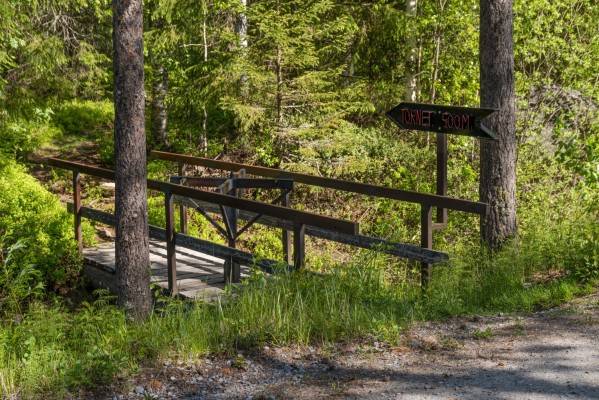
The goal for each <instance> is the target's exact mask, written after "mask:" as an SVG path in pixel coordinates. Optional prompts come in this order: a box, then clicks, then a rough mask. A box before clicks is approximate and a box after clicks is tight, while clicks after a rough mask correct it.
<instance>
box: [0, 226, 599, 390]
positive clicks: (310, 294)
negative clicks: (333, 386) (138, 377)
mask: <svg viewBox="0 0 599 400" xmlns="http://www.w3.org/2000/svg"><path fill="white" fill-rule="evenodd" d="M594 226H595V225H594V224H593V223H590V222H589V221H586V222H580V223H579V224H577V225H576V226H572V227H571V230H570V232H571V233H572V234H573V235H574V236H573V237H571V238H570V239H569V240H563V239H564V238H563V237H561V238H560V237H559V236H555V235H552V233H551V231H549V232H548V231H545V230H540V231H539V232H537V233H530V234H529V236H527V237H523V238H521V243H519V244H518V245H517V246H510V247H507V248H506V249H505V250H503V251H502V252H500V253H497V254H494V255H493V257H490V256H489V255H488V253H486V252H485V251H483V250H482V249H481V248H480V247H477V246H474V247H464V248H463V249H461V250H460V254H459V257H455V258H454V259H456V260H459V262H454V263H453V264H448V265H445V266H440V267H438V268H437V269H436V272H435V276H434V279H433V281H432V283H431V284H430V286H429V287H428V288H427V289H426V290H425V291H423V290H422V288H421V287H420V286H419V284H418V279H417V275H415V274H412V273H411V271H409V270H406V271H405V274H404V275H403V278H402V279H399V280H398V279H397V276H395V279H393V280H390V279H389V277H390V271H389V266H388V263H387V261H386V258H385V257H384V256H381V254H380V253H377V252H364V253H363V254H362V256H361V257H360V258H359V259H358V260H356V261H355V262H354V263H351V264H349V265H347V264H346V265H332V266H330V267H329V268H328V273H327V274H326V275H314V274H311V273H308V272H297V273H280V274H277V275H274V276H270V277H268V276H266V275H265V274H263V273H262V272H260V271H257V270H256V271H254V272H253V273H252V275H251V277H250V278H249V279H248V280H246V281H245V282H244V283H243V284H241V286H240V287H239V288H233V289H232V290H230V291H229V295H228V296H229V297H225V298H224V299H223V301H219V302H216V303H204V302H201V301H196V302H190V301H180V300H174V299H170V298H166V297H159V298H158V304H157V307H156V308H155V310H154V311H153V313H152V315H151V316H150V317H149V319H148V320H147V321H145V322H143V323H133V322H130V321H128V320H127V319H126V317H125V314H124V312H123V311H122V310H120V309H119V308H117V307H116V306H114V305H113V302H112V298H111V297H110V296H108V294H107V293H106V292H101V293H98V297H97V300H95V301H93V302H84V303H82V304H81V305H80V307H79V308H78V309H77V310H76V311H74V312H71V311H68V310H66V309H65V308H64V307H63V306H62V305H61V302H60V301H55V302H53V303H50V304H48V303H46V304H42V303H41V302H32V303H30V305H29V310H28V312H26V313H24V314H23V316H22V319H21V320H19V321H10V320H5V321H4V323H3V324H2V327H1V328H0V380H1V382H0V387H2V388H3V389H2V390H3V391H4V393H3V395H4V396H5V397H10V396H11V395H12V396H15V395H17V394H18V397H24V398H28V397H34V398H35V397H37V398H47V397H48V396H50V397H53V398H57V397H58V398H59V397H64V396H66V394H67V393H68V392H69V391H73V390H77V389H81V388H92V387H97V386H98V385H105V384H109V383H111V382H113V381H114V379H116V378H117V377H119V376H121V377H124V376H127V375H128V374H131V373H133V372H135V371H136V369H137V368H139V366H140V365H143V364H151V365H152V364H156V363H158V362H160V361H161V360H163V359H165V358H170V357H174V356H176V357H179V358H182V359H193V358H197V357H198V356H203V355H207V354H211V353H230V354H235V352H236V351H237V350H239V349H245V350H252V349H255V348H257V347H258V346H260V345H263V344H267V343H268V344H273V345H286V344H290V343H298V344H309V343H327V342H333V341H339V340H351V339H354V338H359V337H368V336H370V337H376V338H377V340H383V341H386V342H387V343H389V344H390V345H397V344H400V343H401V342H402V340H403V333H402V332H403V330H404V329H405V328H406V327H407V326H408V325H409V324H410V323H413V322H415V321H420V320H431V319H433V320H434V319H443V318H446V317H449V316H454V315H464V314H474V313H496V312H514V311H533V310H536V309H540V308H545V307H549V306H553V305H556V304H560V303H562V302H564V301H567V300H570V299H571V298H573V296H575V295H578V294H581V293H586V292H588V291H589V290H590V288H591V287H592V284H593V283H594V282H595V281H594V280H592V279H590V280H582V281H581V279H580V276H578V275H576V269H575V268H572V267H568V266H567V264H566V263H567V262H570V261H569V260H565V259H563V257H564V255H565V254H568V251H567V250H568V248H569V247H570V246H572V243H584V241H585V240H586V238H587V236H586V235H588V234H592V232H595V234H596V230H595V231H594V229H595V228H594ZM539 235H540V236H539ZM595 238H596V237H595ZM540 240H545V241H549V242H550V243H549V245H551V246H552V249H553V250H554V251H553V252H551V253H549V254H547V253H545V252H542V250H543V249H538V248H537V247H536V243H538V242H539V241H540ZM540 252H542V254H541V253H540ZM587 256H588V254H587ZM579 260H583V261H584V260H585V258H584V256H582V255H581V256H580V257H579ZM577 265H578V266H583V263H581V264H577ZM587 267H588V268H590V267H592V265H590V264H589V265H587ZM552 271H559V274H557V275H556V278H554V279H552V280H550V281H543V280H540V279H539V278H538V277H539V276H548V275H551V274H550V272H552ZM581 282H582V283H581Z"/></svg>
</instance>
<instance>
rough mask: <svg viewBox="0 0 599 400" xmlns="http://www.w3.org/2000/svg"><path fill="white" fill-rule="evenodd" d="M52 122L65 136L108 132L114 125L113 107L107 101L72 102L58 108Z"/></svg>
mask: <svg viewBox="0 0 599 400" xmlns="http://www.w3.org/2000/svg"><path fill="white" fill-rule="evenodd" d="M52 120H53V121H54V123H55V124H56V125H57V126H59V127H60V128H61V129H62V131H63V132H64V134H65V135H78V134H82V133H91V132H93V131H96V130H102V131H110V130H111V129H112V126H113V123H114V105H113V104H112V102H110V101H108V100H104V101H90V100H86V101H79V100H73V101H70V102H68V103H64V104H62V105H61V106H59V107H58V108H57V110H56V112H55V113H54V116H53V117H52Z"/></svg>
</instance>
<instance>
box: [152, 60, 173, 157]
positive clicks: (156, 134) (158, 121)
mask: <svg viewBox="0 0 599 400" xmlns="http://www.w3.org/2000/svg"><path fill="white" fill-rule="evenodd" d="M153 58H154V59H153V60H152V63H153V64H154V81H153V84H152V115H151V123H152V125H151V126H152V137H153V139H154V142H155V143H156V144H157V145H158V146H160V147H161V148H168V147H169V146H170V143H169V139H168V126H167V124H168V106H167V104H166V96H167V94H168V71H167V70H166V68H164V64H163V63H162V60H161V59H160V57H158V56H156V55H154V57H153Z"/></svg>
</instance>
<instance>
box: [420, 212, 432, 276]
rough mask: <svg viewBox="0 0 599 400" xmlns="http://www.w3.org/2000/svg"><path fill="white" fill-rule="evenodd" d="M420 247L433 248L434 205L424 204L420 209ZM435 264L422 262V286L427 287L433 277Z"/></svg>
mask: <svg viewBox="0 0 599 400" xmlns="http://www.w3.org/2000/svg"><path fill="white" fill-rule="evenodd" d="M420 247H423V248H425V249H431V250H432V248H433V207H432V206H431V205H429V204H422V205H421V211H420ZM432 274H433V264H427V263H425V262H422V263H420V279H421V283H422V287H425V286H426V285H427V284H428V283H430V280H431V278H432Z"/></svg>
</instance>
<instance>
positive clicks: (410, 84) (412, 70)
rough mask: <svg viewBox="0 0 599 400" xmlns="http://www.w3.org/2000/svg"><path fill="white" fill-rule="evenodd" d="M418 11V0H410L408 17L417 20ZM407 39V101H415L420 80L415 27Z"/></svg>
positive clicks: (407, 5) (407, 10)
mask: <svg viewBox="0 0 599 400" xmlns="http://www.w3.org/2000/svg"><path fill="white" fill-rule="evenodd" d="M417 11H418V0H408V2H407V3H406V14H408V18H410V19H412V20H415V19H416V14H417ZM414 25H415V24H414ZM407 41H408V43H407V44H408V56H407V58H406V101H411V102H414V101H416V100H417V98H418V82H417V76H416V75H417V74H416V64H417V56H418V43H417V40H416V33H415V31H414V30H413V29H410V33H409V34H408V37H407Z"/></svg>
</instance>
